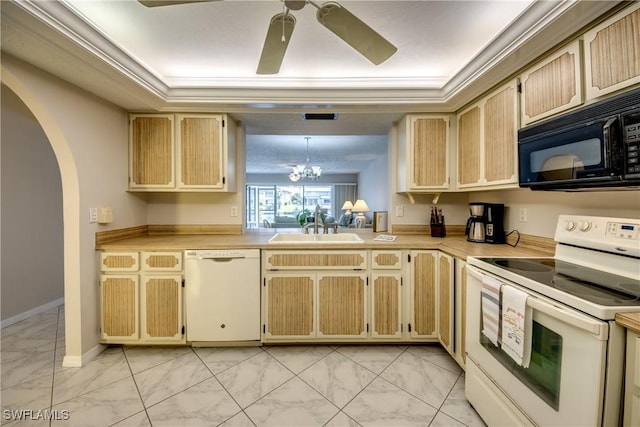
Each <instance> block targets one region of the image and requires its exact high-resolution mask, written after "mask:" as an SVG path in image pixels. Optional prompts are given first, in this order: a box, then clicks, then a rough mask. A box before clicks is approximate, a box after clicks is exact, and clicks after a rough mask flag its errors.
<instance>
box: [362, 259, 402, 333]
mask: <svg viewBox="0 0 640 427" xmlns="http://www.w3.org/2000/svg"><path fill="white" fill-rule="evenodd" d="M402 287H403V281H402V251H394V250H372V251H371V297H370V298H371V338H373V339H401V338H402V336H403V328H402V318H403V310H402V304H403V297H404V295H403V292H402Z"/></svg>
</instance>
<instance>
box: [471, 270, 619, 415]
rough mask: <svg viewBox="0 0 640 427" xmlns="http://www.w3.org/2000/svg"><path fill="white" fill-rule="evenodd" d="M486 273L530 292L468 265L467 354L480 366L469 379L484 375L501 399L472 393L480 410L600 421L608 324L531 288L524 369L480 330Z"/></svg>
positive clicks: (482, 411) (493, 412)
mask: <svg viewBox="0 0 640 427" xmlns="http://www.w3.org/2000/svg"><path fill="white" fill-rule="evenodd" d="M484 275H489V276H491V277H493V278H494V279H496V280H498V281H500V282H502V283H504V284H508V285H510V286H513V287H515V288H518V289H520V290H522V291H525V292H527V289H526V288H523V287H521V286H518V285H516V284H513V283H510V282H507V281H505V280H503V279H501V278H498V277H496V276H493V275H491V274H489V273H486V272H483V271H482V270H480V269H477V268H475V267H474V266H469V265H468V266H467V286H468V290H467V292H468V293H467V335H466V342H467V356H468V358H469V359H471V360H472V361H473V363H474V364H475V365H476V366H477V367H478V368H479V369H474V370H472V371H470V372H468V373H467V381H478V380H483V378H473V377H472V378H469V376H470V375H471V376H473V375H478V376H485V378H484V380H488V381H489V383H493V384H495V385H496V386H497V389H498V390H497V392H496V394H495V396H496V397H497V398H498V399H501V400H502V402H495V401H494V402H491V401H490V399H487V398H486V396H483V397H482V398H474V396H468V398H469V400H470V401H471V403H472V404H473V405H474V407H476V410H478V412H479V413H480V415H483V414H487V417H488V418H492V419H495V418H493V417H495V416H496V410H497V409H498V408H503V407H511V408H513V407H515V410H516V411H521V414H519V415H524V416H525V417H526V418H528V419H529V420H531V421H532V423H533V424H535V425H541V426H542V425H544V426H572V425H573V426H587V425H589V426H591V425H600V424H601V419H602V411H603V400H604V376H605V366H606V344H607V342H606V340H607V331H608V325H607V324H606V323H605V322H601V321H599V320H597V319H594V318H592V317H589V316H586V315H584V314H582V313H579V312H577V311H574V310H571V309H570V308H568V307H560V306H559V305H558V304H557V303H552V302H551V300H549V299H546V298H544V297H541V296H537V295H535V296H534V295H532V294H531V292H530V291H529V292H528V293H529V299H528V300H527V305H528V306H530V307H531V308H532V316H533V327H532V339H531V362H530V364H529V367H528V368H526V369H525V368H522V367H521V366H518V365H516V363H515V362H514V361H513V360H512V359H511V358H510V357H509V356H508V355H506V354H505V353H504V352H503V351H502V350H501V349H500V348H498V347H495V346H493V344H491V343H490V342H489V341H488V340H487V339H486V338H485V337H484V335H483V334H482V333H481V330H482V309H481V288H482V279H483V276H484ZM485 382H486V381H485ZM494 400H495V399H494ZM505 415H506V414H505ZM498 416H499V415H498ZM520 418H522V417H520ZM503 419H507V417H506V416H505V417H504V418H503Z"/></svg>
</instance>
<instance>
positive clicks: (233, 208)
mask: <svg viewBox="0 0 640 427" xmlns="http://www.w3.org/2000/svg"><path fill="white" fill-rule="evenodd" d="M231 216H238V207H237V206H231Z"/></svg>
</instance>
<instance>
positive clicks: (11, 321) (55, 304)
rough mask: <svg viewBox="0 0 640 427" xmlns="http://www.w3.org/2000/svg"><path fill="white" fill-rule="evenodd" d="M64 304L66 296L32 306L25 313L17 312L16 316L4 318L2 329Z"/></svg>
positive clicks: (0, 327)
mask: <svg viewBox="0 0 640 427" xmlns="http://www.w3.org/2000/svg"><path fill="white" fill-rule="evenodd" d="M62 304H64V297H63V298H59V299H57V300H54V301H51V302H48V303H46V304H43V305H41V306H39V307H35V308H32V309H31V310H27V311H25V312H24V313H20V314H16V315H15V316H11V317H9V318H8V319H4V320H3V321H2V326H0V329H4V328H6V327H7V326H11V325H13V324H14V323H18V322H21V321H23V320H25V319H28V318H29V317H32V316H35V315H37V314H40V313H44V312H46V311H49V310H51V309H52V308H56V307H59V306H61V305H62Z"/></svg>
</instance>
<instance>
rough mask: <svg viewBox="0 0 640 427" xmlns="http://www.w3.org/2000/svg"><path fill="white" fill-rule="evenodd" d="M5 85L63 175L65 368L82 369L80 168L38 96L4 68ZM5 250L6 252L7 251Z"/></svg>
mask: <svg viewBox="0 0 640 427" xmlns="http://www.w3.org/2000/svg"><path fill="white" fill-rule="evenodd" d="M2 83H3V84H4V85H6V86H7V88H9V89H10V90H11V91H12V92H13V93H14V94H15V95H16V96H17V97H18V98H19V99H20V100H21V101H22V102H23V103H24V105H25V106H26V107H27V108H28V109H29V110H30V111H31V113H32V114H33V117H35V119H36V120H37V122H38V123H39V124H40V126H41V127H42V131H43V132H44V134H45V135H46V137H47V139H48V141H49V142H50V144H51V148H52V149H53V152H54V154H55V158H56V160H57V163H58V167H59V171H60V180H61V185H62V193H63V208H62V217H63V223H64V230H63V236H64V239H63V240H64V255H63V257H64V298H65V338H66V339H65V362H64V363H65V365H67V366H81V365H82V354H83V351H82V328H81V319H82V316H81V311H80V300H81V298H80V297H81V287H80V282H81V280H80V277H81V274H80V218H79V210H80V209H79V205H80V203H79V199H80V190H79V182H78V173H77V167H76V164H75V162H74V159H73V155H72V153H71V150H70V148H69V144H68V142H67V140H66V138H65V136H64V133H63V132H62V130H61V129H60V127H59V126H58V125H57V123H56V121H55V120H54V119H53V117H52V116H51V114H50V112H49V111H48V109H47V108H46V106H45V105H43V103H42V102H41V100H40V99H39V97H38V95H37V94H36V93H34V92H33V91H32V90H30V89H29V87H28V86H27V85H26V84H24V82H22V81H21V80H20V78H18V77H17V76H16V75H14V73H13V72H12V71H11V70H10V69H8V68H6V67H4V66H3V67H2ZM3 249H5V248H3Z"/></svg>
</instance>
